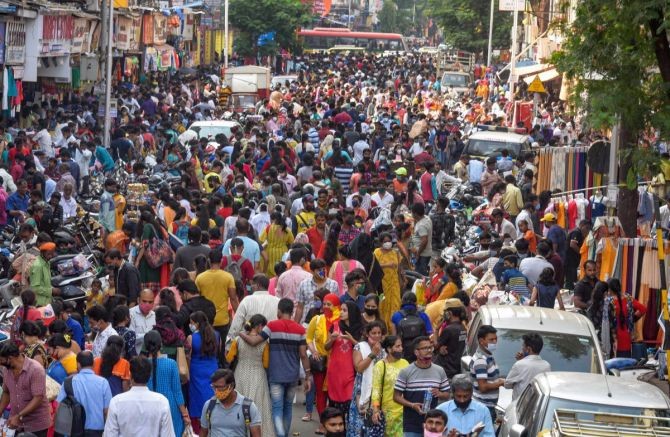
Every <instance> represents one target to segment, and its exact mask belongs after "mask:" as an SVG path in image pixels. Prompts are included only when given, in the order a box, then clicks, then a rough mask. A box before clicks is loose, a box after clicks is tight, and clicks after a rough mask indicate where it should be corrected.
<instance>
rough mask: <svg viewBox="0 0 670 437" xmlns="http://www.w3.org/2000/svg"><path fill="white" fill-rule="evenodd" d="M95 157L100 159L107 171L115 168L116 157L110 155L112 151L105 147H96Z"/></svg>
mask: <svg viewBox="0 0 670 437" xmlns="http://www.w3.org/2000/svg"><path fill="white" fill-rule="evenodd" d="M95 159H97V160H98V161H100V164H102V168H103V170H105V171H112V170H114V159H113V158H112V155H110V153H109V152H108V151H107V149H105V148H104V147H100V146H97V147H96V148H95Z"/></svg>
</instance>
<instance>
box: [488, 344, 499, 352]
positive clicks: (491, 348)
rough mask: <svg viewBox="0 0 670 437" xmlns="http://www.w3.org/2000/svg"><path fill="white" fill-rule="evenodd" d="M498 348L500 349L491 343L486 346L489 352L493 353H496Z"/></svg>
mask: <svg viewBox="0 0 670 437" xmlns="http://www.w3.org/2000/svg"><path fill="white" fill-rule="evenodd" d="M497 347H498V344H497V343H489V344H487V345H486V349H488V350H489V352H491V353H493V352H495V351H496V348H497Z"/></svg>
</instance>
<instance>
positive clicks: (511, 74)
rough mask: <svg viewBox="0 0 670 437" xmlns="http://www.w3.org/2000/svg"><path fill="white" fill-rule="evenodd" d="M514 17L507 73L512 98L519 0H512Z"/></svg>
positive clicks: (514, 82) (514, 85) (514, 84)
mask: <svg viewBox="0 0 670 437" xmlns="http://www.w3.org/2000/svg"><path fill="white" fill-rule="evenodd" d="M512 13H513V14H514V19H513V23H514V24H513V25H512V62H511V64H510V74H509V91H510V98H511V99H512V100H514V88H516V81H517V78H516V52H517V45H518V41H517V39H518V37H517V35H518V34H519V32H518V27H517V26H518V25H519V0H514V12H512Z"/></svg>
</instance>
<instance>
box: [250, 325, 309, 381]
mask: <svg viewBox="0 0 670 437" xmlns="http://www.w3.org/2000/svg"><path fill="white" fill-rule="evenodd" d="M261 336H262V337H263V338H264V339H265V340H269V343H270V366H269V368H268V382H270V383H277V384H285V383H297V382H298V379H299V378H300V346H306V345H307V342H306V341H305V328H303V327H302V325H300V324H298V323H296V322H294V321H293V320H289V319H280V320H273V321H272V322H268V324H267V325H266V326H265V328H263V331H262V332H261Z"/></svg>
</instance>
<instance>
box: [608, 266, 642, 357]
mask: <svg viewBox="0 0 670 437" xmlns="http://www.w3.org/2000/svg"><path fill="white" fill-rule="evenodd" d="M607 288H608V296H609V297H610V298H611V299H612V302H613V304H614V313H610V314H609V315H608V317H609V318H611V319H614V320H616V336H615V337H614V342H613V346H612V354H613V355H615V356H616V357H622V358H630V357H632V349H633V335H634V330H635V322H637V321H638V320H640V318H642V316H644V315H645V314H646V312H647V307H646V306H644V305H642V304H641V303H640V302H638V300H637V299H634V298H633V297H632V296H631V295H630V294H628V293H625V292H623V291H622V290H621V282H619V280H618V279H616V278H612V279H610V280H609V281H607Z"/></svg>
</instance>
